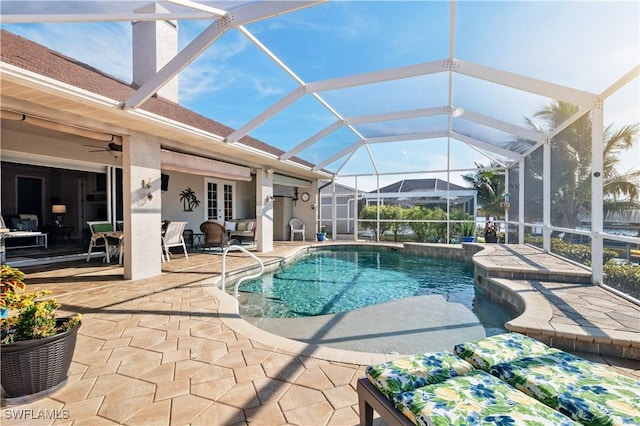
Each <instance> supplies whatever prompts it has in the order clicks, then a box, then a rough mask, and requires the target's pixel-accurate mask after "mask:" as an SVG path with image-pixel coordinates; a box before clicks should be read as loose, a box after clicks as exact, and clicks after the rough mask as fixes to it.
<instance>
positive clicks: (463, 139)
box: [451, 132, 520, 160]
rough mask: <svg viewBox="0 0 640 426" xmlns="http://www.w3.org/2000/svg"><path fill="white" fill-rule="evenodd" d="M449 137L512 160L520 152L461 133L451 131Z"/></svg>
mask: <svg viewBox="0 0 640 426" xmlns="http://www.w3.org/2000/svg"><path fill="white" fill-rule="evenodd" d="M451 137H452V138H453V139H456V140H459V141H460V142H464V143H466V144H468V145H473V146H475V147H478V148H480V149H485V150H487V151H489V152H493V153H495V154H498V155H502V156H504V157H507V158H510V159H512V160H517V159H518V158H519V157H520V154H518V153H517V152H513V151H509V150H508V149H504V148H500V147H499V146H495V145H491V144H490V143H487V142H484V141H481V140H478V139H476V138H472V137H470V136H466V135H463V134H461V133H458V132H451Z"/></svg>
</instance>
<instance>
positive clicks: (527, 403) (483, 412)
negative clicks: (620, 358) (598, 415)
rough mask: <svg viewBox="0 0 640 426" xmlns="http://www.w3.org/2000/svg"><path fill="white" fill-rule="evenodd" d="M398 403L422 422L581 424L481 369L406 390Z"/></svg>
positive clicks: (403, 409) (412, 417)
mask: <svg viewBox="0 0 640 426" xmlns="http://www.w3.org/2000/svg"><path fill="white" fill-rule="evenodd" d="M396 405H397V406H398V407H399V409H400V410H401V411H402V413H403V414H404V415H405V416H407V417H408V418H409V419H411V420H412V421H413V422H414V423H416V424H420V425H438V426H440V425H442V426H445V425H446V426H448V425H509V426H512V425H513V426H515V425H530V426H533V425H535V426H552V425H562V426H564V425H567V426H568V425H572V426H573V425H578V423H576V422H574V421H573V420H571V419H569V418H568V417H566V416H564V415H562V414H560V413H559V412H557V411H555V410H552V409H551V408H549V407H547V406H545V405H544V404H542V403H540V402H538V401H536V400H535V399H533V398H531V397H529V396H527V395H525V394H523V393H522V392H520V391H517V390H515V389H514V388H512V387H511V386H509V385H507V384H506V383H504V382H502V381H500V380H499V379H498V378H496V377H494V376H492V375H490V374H488V373H486V372H484V371H481V370H475V371H473V372H470V373H469V374H466V375H464V376H458V377H451V378H449V379H447V380H445V381H444V382H442V383H439V384H435V385H427V386H423V387H420V388H418V389H415V390H413V391H408V392H404V393H402V394H401V395H399V396H398V398H397V404H396Z"/></svg>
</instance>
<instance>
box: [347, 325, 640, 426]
mask: <svg viewBox="0 0 640 426" xmlns="http://www.w3.org/2000/svg"><path fill="white" fill-rule="evenodd" d="M358 399H359V403H360V424H361V425H367V426H370V425H371V424H372V422H373V410H375V411H376V412H378V413H379V414H380V416H381V417H382V418H383V419H384V420H385V421H386V422H387V424H390V425H409V424H427V425H449V424H526V425H529V424H531V425H533V424H535V425H556V424H557V425H571V424H585V425H609V424H611V425H614V424H640V381H636V380H633V379H631V378H629V377H626V376H623V375H621V374H618V373H616V372H614V371H610V370H608V369H606V368H603V367H601V366H599V365H597V364H594V363H591V362H589V361H587V360H584V359H582V358H579V357H577V356H574V355H571V354H567V353H565V352H563V351H560V350H558V349H554V348H550V347H548V346H546V345H544V344H543V343H541V342H538V341H536V340H534V339H532V338H529V337H527V336H524V335H520V334H517V333H508V334H501V335H497V336H491V337H487V338H484V339H481V340H479V341H475V342H469V343H461V344H459V345H456V346H455V348H454V352H453V353H452V352H437V353H433V354H423V355H417V356H412V357H407V358H403V359H399V360H396V361H392V362H388V363H384V364H380V365H375V366H369V367H367V369H366V377H365V378H362V379H360V380H359V381H358ZM576 422H577V423H576Z"/></svg>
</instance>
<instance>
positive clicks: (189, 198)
mask: <svg viewBox="0 0 640 426" xmlns="http://www.w3.org/2000/svg"><path fill="white" fill-rule="evenodd" d="M180 201H182V205H183V207H184V211H185V212H192V211H193V208H194V207H198V206H199V205H200V200H198V197H197V196H196V193H195V192H194V191H193V189H191V187H189V188H187V189H183V190H182V192H181V193H180Z"/></svg>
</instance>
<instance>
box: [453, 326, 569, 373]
mask: <svg viewBox="0 0 640 426" xmlns="http://www.w3.org/2000/svg"><path fill="white" fill-rule="evenodd" d="M453 351H454V352H455V354H456V355H458V356H459V357H460V358H462V359H464V360H465V361H468V362H469V363H471V364H473V365H474V366H475V367H476V368H479V369H481V370H484V371H489V368H491V367H492V366H494V365H496V364H502V363H504V362H511V361H514V360H517V359H519V358H523V357H527V356H536V355H540V354H545V353H549V352H555V351H557V349H553V348H550V347H549V346H547V345H545V344H544V343H542V342H539V341H537V340H535V339H533V338H531V337H529V336H525V335H524V334H519V333H504V334H497V335H495V336H489V337H485V338H482V339H480V340H476V341H473V342H465V343H459V344H457V345H456V346H455V347H454V348H453Z"/></svg>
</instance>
